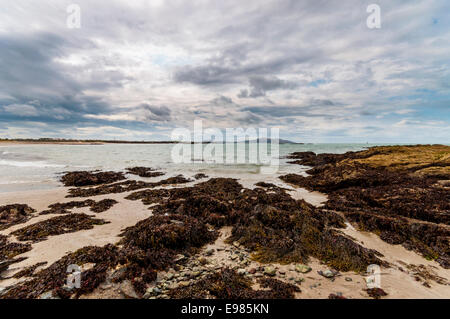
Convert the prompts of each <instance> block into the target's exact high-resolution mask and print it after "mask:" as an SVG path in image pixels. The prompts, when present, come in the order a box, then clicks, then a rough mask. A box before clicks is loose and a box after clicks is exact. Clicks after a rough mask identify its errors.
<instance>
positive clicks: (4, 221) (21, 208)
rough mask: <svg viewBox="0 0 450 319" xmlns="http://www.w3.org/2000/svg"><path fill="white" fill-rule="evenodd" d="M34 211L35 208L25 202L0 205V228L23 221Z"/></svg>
mask: <svg viewBox="0 0 450 319" xmlns="http://www.w3.org/2000/svg"><path fill="white" fill-rule="evenodd" d="M34 212H36V210H34V209H33V208H31V207H29V206H28V205H25V204H11V205H5V206H0V230H4V229H6V228H9V227H11V226H13V225H17V224H21V223H25V222H26V221H28V220H29V219H30V218H31V217H32V215H33V213H34Z"/></svg>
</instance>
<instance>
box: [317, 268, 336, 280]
mask: <svg viewBox="0 0 450 319" xmlns="http://www.w3.org/2000/svg"><path fill="white" fill-rule="evenodd" d="M319 275H322V276H324V277H325V278H333V277H334V272H332V271H331V270H328V269H327V270H324V271H320V272H319Z"/></svg>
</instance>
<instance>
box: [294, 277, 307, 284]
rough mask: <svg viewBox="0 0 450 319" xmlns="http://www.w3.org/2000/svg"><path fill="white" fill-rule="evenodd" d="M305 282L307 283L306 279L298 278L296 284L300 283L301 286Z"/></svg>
mask: <svg viewBox="0 0 450 319" xmlns="http://www.w3.org/2000/svg"><path fill="white" fill-rule="evenodd" d="M304 281H305V279H304V278H296V279H295V282H296V283H298V284H301V283H302V282H304Z"/></svg>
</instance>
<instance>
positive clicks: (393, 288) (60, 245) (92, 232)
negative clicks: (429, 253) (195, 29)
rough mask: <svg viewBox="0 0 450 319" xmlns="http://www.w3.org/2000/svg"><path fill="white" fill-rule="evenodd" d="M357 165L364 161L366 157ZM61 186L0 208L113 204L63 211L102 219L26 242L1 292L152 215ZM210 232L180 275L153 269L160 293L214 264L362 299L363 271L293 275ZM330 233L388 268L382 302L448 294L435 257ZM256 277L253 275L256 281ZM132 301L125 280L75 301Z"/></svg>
mask: <svg viewBox="0 0 450 319" xmlns="http://www.w3.org/2000/svg"><path fill="white" fill-rule="evenodd" d="M365 161H366V162H367V160H365ZM428 171H429V169H428V168H427V170H426V172H428ZM304 178H308V177H304ZM205 180H208V179H205ZM205 180H197V181H193V182H189V183H186V184H173V185H171V184H169V185H161V186H158V187H156V188H152V189H155V190H158V189H173V188H185V187H196V185H197V184H199V183H201V182H204V181H205ZM294 184H295V183H294ZM268 187H269V188H268V189H267V193H271V192H273V191H278V190H276V189H274V190H270V187H271V186H268ZM69 188H70V187H59V188H56V189H50V190H34V191H21V192H9V193H0V206H2V205H9V204H16V203H22V204H27V205H29V206H30V207H32V208H33V209H35V210H36V212H37V213H39V212H42V211H44V210H46V209H47V208H48V206H49V205H51V204H54V203H68V202H71V201H80V200H88V199H92V200H95V201H100V200H104V199H112V200H115V201H117V204H115V205H114V206H113V207H111V208H110V209H108V210H106V211H104V212H101V213H93V212H92V211H91V210H90V209H89V207H80V208H73V209H71V210H70V212H71V213H75V214H77V213H84V214H87V215H90V216H93V217H96V218H101V219H104V220H105V221H107V222H108V223H107V224H104V225H97V226H94V227H93V228H91V229H87V230H79V231H76V232H69V233H64V234H58V235H54V236H49V237H48V238H47V239H45V240H43V241H38V242H34V243H32V249H31V250H29V251H27V252H25V253H22V254H19V255H18V257H26V259H24V260H22V261H19V262H16V263H14V264H12V265H11V266H10V268H9V269H8V270H7V271H6V272H3V273H2V277H3V278H4V279H1V280H0V287H2V288H4V289H5V288H7V287H10V286H13V285H17V284H20V283H22V282H24V281H25V280H27V279H26V278H23V277H22V278H19V279H17V278H14V277H13V276H14V274H17V273H18V272H20V271H21V270H25V269H27V267H31V266H33V265H36V264H38V263H41V262H47V264H46V265H43V266H40V267H38V269H37V271H39V270H41V269H45V268H47V267H48V266H50V265H51V264H53V263H55V262H57V261H58V260H60V259H61V258H63V256H65V255H66V254H68V253H71V252H72V253H73V252H75V251H77V250H78V249H81V248H84V247H86V246H104V245H107V244H117V243H118V242H119V240H120V239H121V237H119V234H120V233H121V232H122V231H123V230H124V229H125V228H127V227H132V226H134V225H135V224H136V223H138V222H139V221H144V220H146V219H147V218H149V217H151V216H154V215H153V214H152V209H151V208H152V205H150V206H148V204H145V201H141V200H130V199H129V198H126V197H127V196H129V195H130V194H133V193H139V192H140V190H138V191H137V192H136V190H130V191H125V192H119V193H107V194H104V195H97V196H87V197H82V198H81V197H70V198H67V197H66V196H67V195H68V194H69V193H68V190H69ZM144 191H145V188H144ZM286 193H287V194H289V196H290V197H291V198H293V199H295V200H305V201H306V202H309V203H310V204H312V205H314V206H315V207H316V208H320V207H323V205H324V204H325V203H327V200H328V201H329V200H330V197H329V196H330V195H329V194H326V193H322V192H318V191H312V190H307V189H305V188H303V187H300V186H296V187H295V190H288V191H287V192H286ZM322 212H323V211H322V210H319V211H317V212H316V214H318V213H319V214H320V213H322ZM55 216H60V215H57V214H48V215H38V214H34V215H33V217H32V218H30V219H29V220H27V221H26V222H24V223H19V224H16V225H13V226H11V227H9V228H7V229H4V230H1V231H0V235H5V236H8V238H9V241H10V242H12V243H15V242H18V241H17V238H16V237H15V236H13V235H11V233H12V232H14V231H17V230H19V229H22V228H25V227H27V226H30V225H34V224H36V223H39V222H42V221H45V220H48V219H51V218H53V217H55ZM217 231H218V233H219V236H218V238H217V239H216V240H214V241H213V242H211V243H208V244H206V245H204V246H203V247H202V248H201V250H200V252H198V253H197V254H196V255H191V256H190V257H188V258H187V260H185V261H184V264H185V265H186V266H184V268H185V269H188V270H183V268H181V270H174V269H168V270H163V271H159V272H158V281H160V282H161V281H162V282H165V281H167V282H168V288H171V289H179V288H177V287H179V285H181V284H182V283H184V282H186V280H187V282H189V283H190V284H195V280H196V279H193V278H191V279H186V280H183V281H175V283H174V282H173V279H169V280H168V279H167V278H173V276H174V274H175V275H176V274H178V273H181V274H184V273H185V272H189V273H192V271H193V270H192V269H197V270H195V271H194V272H200V273H201V272H203V273H205V274H206V273H210V272H211V271H214V270H215V269H218V268H217V267H219V268H220V267H223V266H228V267H229V268H230V269H236V270H237V271H240V270H245V272H246V274H247V273H248V272H249V271H250V272H251V270H252V269H260V270H259V272H257V273H256V274H261V276H266V275H268V273H269V271H268V270H267V269H268V268H271V269H273V275H272V274H271V275H269V276H270V278H274V279H277V280H279V281H280V282H285V283H287V284H290V283H296V284H297V286H298V287H300V289H301V292H296V293H294V297H295V298H328V297H329V296H330V295H333V294H334V295H338V296H345V297H346V298H370V297H369V296H368V295H367V293H366V292H365V289H366V274H364V273H361V272H356V271H340V272H339V274H338V275H335V276H333V277H332V278H331V279H332V280H330V278H326V277H324V276H322V275H320V274H318V273H317V272H318V271H323V270H326V269H329V267H327V265H326V264H325V263H324V262H323V261H320V260H319V259H317V258H314V257H311V259H310V261H309V262H308V266H309V267H311V268H312V269H311V271H309V272H307V273H299V272H298V271H297V269H296V263H289V264H283V263H278V262H271V263H268V264H267V263H261V262H258V261H256V260H254V259H252V258H251V254H250V251H249V250H248V249H246V248H244V247H243V246H242V245H239V244H235V243H230V242H227V241H226V239H227V238H229V237H230V235H231V227H230V226H225V227H220V228H218V230H217ZM336 231H337V232H338V233H340V232H342V234H344V235H345V236H348V238H352V240H353V241H354V242H355V243H358V244H359V245H361V246H362V247H364V248H368V249H374V250H376V251H377V252H378V253H380V254H381V255H382V256H381V257H380V259H381V260H382V261H386V262H387V263H388V264H389V266H387V267H384V266H382V287H383V290H385V291H386V292H387V293H388V295H387V296H386V297H384V298H401V299H404V298H438V299H439V298H444V299H445V298H448V297H449V296H450V286H449V285H448V282H447V283H446V284H441V283H438V282H435V281H434V280H433V279H430V278H438V280H439V278H443V279H445V281H447V280H448V279H449V278H450V270H449V269H445V268H443V267H442V266H441V265H440V264H439V263H437V262H436V261H435V260H427V259H425V258H424V257H423V256H421V255H420V254H419V253H418V252H416V251H413V250H408V249H406V248H405V247H403V246H401V245H398V244H397V245H394V244H390V243H387V242H386V241H383V240H382V239H380V237H379V236H378V235H376V234H374V233H372V232H366V231H364V230H361V229H359V230H358V229H356V228H355V225H352V224H351V223H346V225H345V227H344V228H339V229H338V228H336ZM211 250H213V251H214V254H212V255H210V254H209V251H211ZM241 255H242V256H245V257H244V261H245V263H244V264H243V263H242V260H240V258H236V257H235V256H241ZM202 258H203V259H208V260H209V263H208V264H206V265H201V264H199V263H198V260H201V259H202ZM271 272H272V270H271ZM256 274H255V275H254V276H256ZM423 274H426V276H429V278H428V277H427V279H426V281H425V282H426V283H427V286H426V285H424V283H425V282H424V281H423V280H422V279H420V280H418V279H417V277H418V276H422V275H423ZM246 276H247V275H246ZM252 276H253V275H250V277H251V278H253V277H252ZM258 276H259V275H258ZM5 277H6V279H5ZM187 278H189V276H187ZM254 278H257V277H254ZM297 281H298V282H297ZM155 285H156V284H155ZM155 285H150V288H149V289H154V288H156V286H155ZM170 285H172V286H170ZM158 287H159V286H158ZM253 288H254V289H260V288H261V287H260V286H259V285H258V284H256V285H255V286H253ZM133 296H134V297H136V298H137V297H139V296H137V295H135V294H133V288H132V287H131V288H130V286H129V282H127V281H125V282H122V283H120V284H115V283H108V284H107V285H102V286H100V287H97V288H95V289H94V290H93V291H92V292H89V293H85V294H83V295H82V296H81V298H128V297H133ZM149 296H150V298H153V297H151V294H150V295H147V298H148V297H149Z"/></svg>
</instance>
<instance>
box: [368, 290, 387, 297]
mask: <svg viewBox="0 0 450 319" xmlns="http://www.w3.org/2000/svg"><path fill="white" fill-rule="evenodd" d="M366 292H367V294H368V295H369V296H370V297H372V298H374V299H380V298H381V297H384V296H387V295H388V294H387V293H386V291H384V290H383V289H381V288H368V289H366Z"/></svg>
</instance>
